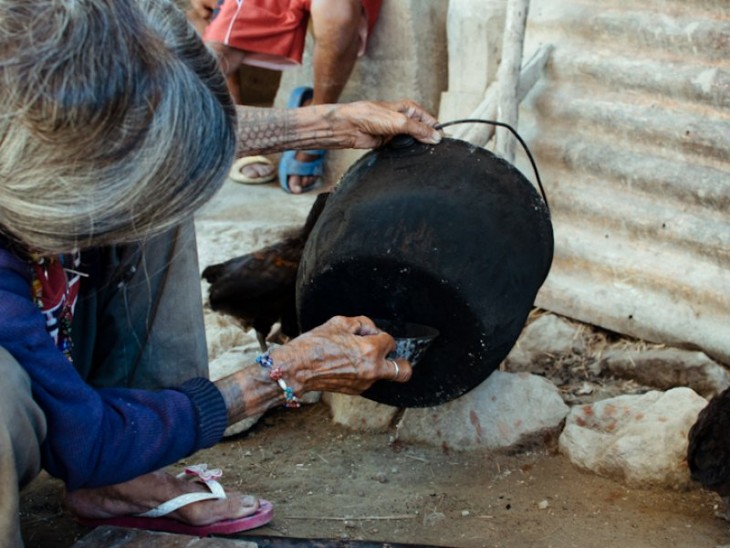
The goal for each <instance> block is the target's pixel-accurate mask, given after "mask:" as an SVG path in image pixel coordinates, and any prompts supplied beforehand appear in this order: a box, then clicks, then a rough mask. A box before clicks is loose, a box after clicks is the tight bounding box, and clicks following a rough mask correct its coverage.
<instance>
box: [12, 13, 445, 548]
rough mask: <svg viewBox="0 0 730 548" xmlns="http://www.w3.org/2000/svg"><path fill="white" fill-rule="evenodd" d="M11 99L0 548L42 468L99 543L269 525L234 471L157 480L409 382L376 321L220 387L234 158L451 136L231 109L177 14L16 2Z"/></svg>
mask: <svg viewBox="0 0 730 548" xmlns="http://www.w3.org/2000/svg"><path fill="white" fill-rule="evenodd" d="M110 44H111V46H110ZM0 81H1V82H2V88H3V93H2V94H1V95H0V172H1V173H2V176H1V177H0V371H1V372H2V378H3V381H2V383H0V480H2V484H3V488H2V489H1V490H0V545H2V546H19V545H22V538H21V534H20V530H19V492H20V491H19V490H20V488H22V487H23V486H24V485H26V484H28V483H29V482H30V481H31V480H32V479H33V478H34V477H35V476H36V475H37V474H38V473H39V471H40V469H41V468H43V469H45V470H46V471H47V472H49V473H50V474H51V475H52V476H55V477H57V478H60V479H61V480H63V482H64V483H65V486H66V489H67V493H66V503H67V506H68V508H69V509H70V511H71V512H72V513H73V514H74V515H75V516H76V517H77V519H79V520H80V521H82V522H83V523H88V524H90V525H98V524H101V523H114V524H117V525H128V526H135V527H149V528H156V529H164V530H170V531H176V532H185V533H191V534H199V535H207V534H211V533H230V532H235V531H241V530H245V529H249V528H252V527H256V526H259V525H262V524H263V523H266V522H267V521H268V520H270V519H271V515H272V514H271V512H272V510H271V505H270V504H269V503H268V502H266V501H262V500H258V499H256V498H255V497H252V496H248V495H242V494H239V493H228V494H226V493H225V492H224V491H223V490H222V488H221V487H220V485H219V484H218V483H217V481H216V478H217V477H218V476H219V472H218V471H216V470H207V469H205V468H204V467H190V468H189V469H188V470H187V471H186V478H192V479H194V480H196V481H187V479H186V478H179V477H175V476H173V475H170V474H168V473H166V472H164V471H162V469H163V468H164V467H166V466H168V465H170V464H172V463H175V462H177V461H179V460H180V459H181V458H183V457H186V456H188V455H191V454H193V453H195V452H196V451H198V450H199V449H202V448H205V447H210V446H212V445H214V444H215V443H217V442H218V441H219V440H220V439H221V438H222V435H223V431H224V430H225V428H226V427H227V425H229V424H233V423H235V422H237V421H239V420H241V419H242V418H243V417H246V416H249V415H254V414H258V413H261V412H263V411H265V410H267V409H270V408H273V407H275V406H279V405H288V406H292V407H293V406H296V405H297V404H298V396H301V394H303V393H305V392H308V391H320V390H328V391H336V392H343V393H348V394H357V393H360V392H362V391H363V390H365V389H366V388H368V387H369V386H370V385H371V384H372V383H373V382H375V381H376V380H380V379H387V380H391V381H398V382H405V381H407V380H408V379H409V377H410V375H411V369H410V365H409V364H408V363H407V362H405V361H398V362H393V361H386V359H385V356H386V355H387V353H388V352H389V351H390V350H391V349H392V348H393V347H394V341H393V339H392V338H391V337H390V335H388V334H386V333H383V332H381V331H380V330H378V329H377V328H376V327H375V326H374V324H373V322H372V321H371V320H370V319H368V318H365V317H355V318H345V317H336V318H333V319H331V320H329V321H328V322H326V323H325V324H324V325H322V326H320V327H317V328H315V329H313V330H311V331H309V332H307V333H304V334H303V335H301V336H300V337H297V338H296V339H294V340H292V341H291V342H290V343H288V344H286V345H284V346H281V347H278V348H277V349H275V350H272V351H271V353H270V354H265V355H262V356H261V357H260V359H259V361H260V363H261V365H262V366H263V367H260V368H255V369H254V368H245V369H242V370H241V371H239V372H237V373H234V374H232V375H230V376H228V377H226V378H223V379H221V380H219V381H217V382H215V383H213V382H211V381H210V380H208V363H207V349H206V342H205V332H204V325H203V315H202V304H201V303H202V297H201V294H200V279H199V271H198V265H197V255H196V249H195V236H194V226H193V220H192V215H193V213H194V211H195V210H196V209H197V208H199V207H200V206H201V205H202V204H204V203H205V202H206V201H207V200H209V199H210V198H211V197H212V196H213V194H214V193H215V192H216V191H217V189H219V188H220V186H221V185H222V183H223V182H224V180H225V179H226V177H227V174H228V171H229V169H230V165H231V162H232V160H233V157H234V154H239V155H241V154H252V153H269V152H275V151H277V150H281V149H282V148H284V147H291V146H296V147H302V148H306V147H311V146H319V147H322V146H327V147H333V148H337V147H354V148H370V147H374V146H378V145H380V144H382V143H384V142H385V141H386V140H387V139H388V138H389V137H390V136H393V135H396V134H400V133H407V134H410V135H412V136H414V137H416V138H417V139H420V140H422V141H424V142H429V143H435V142H438V140H439V139H440V134H439V133H438V132H437V131H436V130H434V127H433V126H434V125H435V120H434V119H433V117H431V116H430V115H429V114H428V113H426V112H425V111H424V110H423V109H422V108H421V107H419V106H418V105H416V104H414V103H412V102H410V101H401V102H393V103H372V102H357V103H351V104H342V105H319V106H315V107H305V108H300V109H293V110H275V109H257V108H243V107H238V108H236V107H234V105H233V104H232V102H231V99H230V95H229V93H228V91H227V89H226V84H225V80H224V78H223V75H222V74H221V72H220V70H219V69H218V66H217V61H216V59H215V57H214V56H213V55H212V54H211V53H210V51H209V50H208V49H207V48H206V47H205V45H204V44H203V42H202V41H201V40H200V37H199V36H198V34H197V33H196V32H195V31H194V29H193V28H192V27H191V26H190V25H189V23H188V22H187V20H186V18H185V16H184V14H183V13H182V12H181V11H180V10H179V9H178V8H176V7H175V6H174V5H173V4H172V3H170V2H169V1H168V0H132V1H129V2H108V1H106V0H74V1H69V0H22V1H21V0H0ZM242 366H243V364H242ZM180 496H182V498H180Z"/></svg>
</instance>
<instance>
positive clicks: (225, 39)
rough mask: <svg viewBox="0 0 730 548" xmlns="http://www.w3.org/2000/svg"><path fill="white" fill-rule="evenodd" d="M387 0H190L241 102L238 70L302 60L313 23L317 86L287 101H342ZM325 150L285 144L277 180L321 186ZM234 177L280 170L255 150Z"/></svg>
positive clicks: (259, 178) (291, 188)
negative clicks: (291, 147)
mask: <svg viewBox="0 0 730 548" xmlns="http://www.w3.org/2000/svg"><path fill="white" fill-rule="evenodd" d="M381 4H382V0H246V1H242V0H191V7H192V9H193V11H194V13H195V14H196V15H197V17H199V18H201V19H203V20H204V21H209V24H208V25H207V26H206V27H205V30H204V31H203V39H204V40H205V42H206V43H207V44H208V45H209V46H211V47H212V48H213V50H214V51H215V52H216V53H217V55H218V57H219V59H220V65H221V68H222V70H223V72H224V74H225V75H226V77H227V79H228V82H229V89H231V93H232V95H233V97H234V99H236V100H238V101H239V102H240V90H239V88H238V80H237V72H238V69H239V68H240V67H241V65H242V64H248V65H253V66H260V67H265V68H269V69H274V70H283V69H286V68H289V67H292V66H296V65H299V64H301V62H302V54H303V52H304V43H305V38H306V35H307V28H308V23H309V20H310V19H311V23H312V32H313V35H314V49H313V56H312V68H313V86H312V87H311V88H310V87H306V86H304V87H298V88H296V89H294V90H293V91H292V94H291V96H290V98H289V103H288V105H287V106H288V107H289V108H294V107H299V106H304V105H324V104H331V103H336V102H337V101H338V100H339V99H340V95H341V94H342V90H343V89H344V87H345V84H347V81H348V79H349V78H350V75H351V74H352V70H353V68H354V66H355V62H356V61H357V58H358V57H359V56H361V55H363V54H364V53H365V47H366V45H367V39H368V36H369V35H370V34H371V33H372V31H373V28H374V26H375V23H376V22H377V20H378V15H379V13H380V7H381ZM324 156H325V151H324V150H322V149H314V150H302V149H299V150H298V151H295V150H287V151H285V152H284V154H283V155H282V157H281V160H280V162H279V170H278V176H279V184H280V185H281V187H282V188H283V189H284V190H285V191H287V192H291V193H294V194H299V193H302V192H307V191H310V190H313V189H315V188H318V187H319V186H321V182H322V176H323V173H324V171H323V169H324ZM232 174H233V177H234V179H235V180H238V181H239V182H244V183H265V182H269V181H271V180H273V179H274V178H275V177H276V170H275V169H274V166H273V165H272V164H271V162H270V161H269V160H268V159H266V157H260V156H259V157H249V158H246V159H242V160H241V161H240V162H238V163H237V164H236V165H235V166H234V169H233V171H232Z"/></svg>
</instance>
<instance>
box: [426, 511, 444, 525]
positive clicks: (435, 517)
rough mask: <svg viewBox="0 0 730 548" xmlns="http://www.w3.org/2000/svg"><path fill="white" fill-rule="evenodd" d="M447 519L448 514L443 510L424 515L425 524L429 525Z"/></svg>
mask: <svg viewBox="0 0 730 548" xmlns="http://www.w3.org/2000/svg"><path fill="white" fill-rule="evenodd" d="M445 519H446V515H445V514H443V513H442V512H431V513H430V514H426V515H425V516H423V524H424V525H428V526H434V525H436V524H437V523H440V522H442V521H444V520H445Z"/></svg>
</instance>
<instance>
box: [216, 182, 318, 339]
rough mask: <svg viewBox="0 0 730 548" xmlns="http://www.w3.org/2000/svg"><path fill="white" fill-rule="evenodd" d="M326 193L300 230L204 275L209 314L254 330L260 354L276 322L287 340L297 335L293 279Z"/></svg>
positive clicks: (295, 277)
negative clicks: (226, 317) (233, 319)
mask: <svg viewBox="0 0 730 548" xmlns="http://www.w3.org/2000/svg"><path fill="white" fill-rule="evenodd" d="M328 196H329V193H322V194H319V195H318V196H317V199H316V200H315V202H314V204H313V205H312V209H310V211H309V215H308V216H307V220H306V221H305V223H304V226H303V227H302V228H301V230H299V231H297V232H296V233H295V234H291V235H289V236H286V237H284V238H283V239H282V240H280V241H278V242H276V243H274V244H271V245H269V246H266V247H264V248H262V249H258V250H256V251H252V252H251V253H248V254H246V255H242V256H241V257H236V258H234V259H230V260H228V261H226V262H224V263H220V264H214V265H211V266H209V267H207V268H206V269H205V270H203V278H205V279H206V280H207V281H208V282H209V283H210V284H211V286H210V289H209V292H208V296H209V300H210V306H211V308H212V309H213V310H216V311H219V312H223V313H225V314H230V315H231V316H234V317H236V318H238V319H239V320H241V322H242V323H243V325H244V327H245V328H246V329H250V328H251V327H253V328H254V329H255V330H256V338H257V339H258V341H259V345H260V346H261V350H262V351H265V350H266V347H267V345H266V337H267V335H268V334H269V332H270V331H271V327H272V326H273V325H274V324H275V323H276V322H280V325H281V328H280V330H281V333H282V334H283V335H286V336H287V337H295V336H297V335H298V334H299V323H298V322H297V315H296V300H295V290H296V279H297V269H298V268H299V261H300V260H301V258H302V252H303V250H304V244H305V243H306V242H307V238H308V237H309V234H310V232H311V231H312V228H314V225H315V223H316V222H317V219H318V218H319V215H320V213H322V210H323V209H324V206H325V204H326V202H327V197H328Z"/></svg>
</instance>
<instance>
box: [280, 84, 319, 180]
mask: <svg viewBox="0 0 730 548" xmlns="http://www.w3.org/2000/svg"><path fill="white" fill-rule="evenodd" d="M313 96H314V91H313V90H312V88H310V87H307V86H300V87H297V88H295V89H294V90H292V92H291V95H290V96H289V101H288V103H287V108H297V107H304V106H308V105H310V104H312V100H313ZM325 153H326V151H325V150H287V151H285V152H284V153H283V154H282V155H281V159H280V160H279V185H280V186H281V188H283V189H284V191H286V192H289V193H291V194H302V193H303V192H309V191H310V190H314V189H316V188H319V187H320V186H322V183H323V176H324V157H325Z"/></svg>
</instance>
